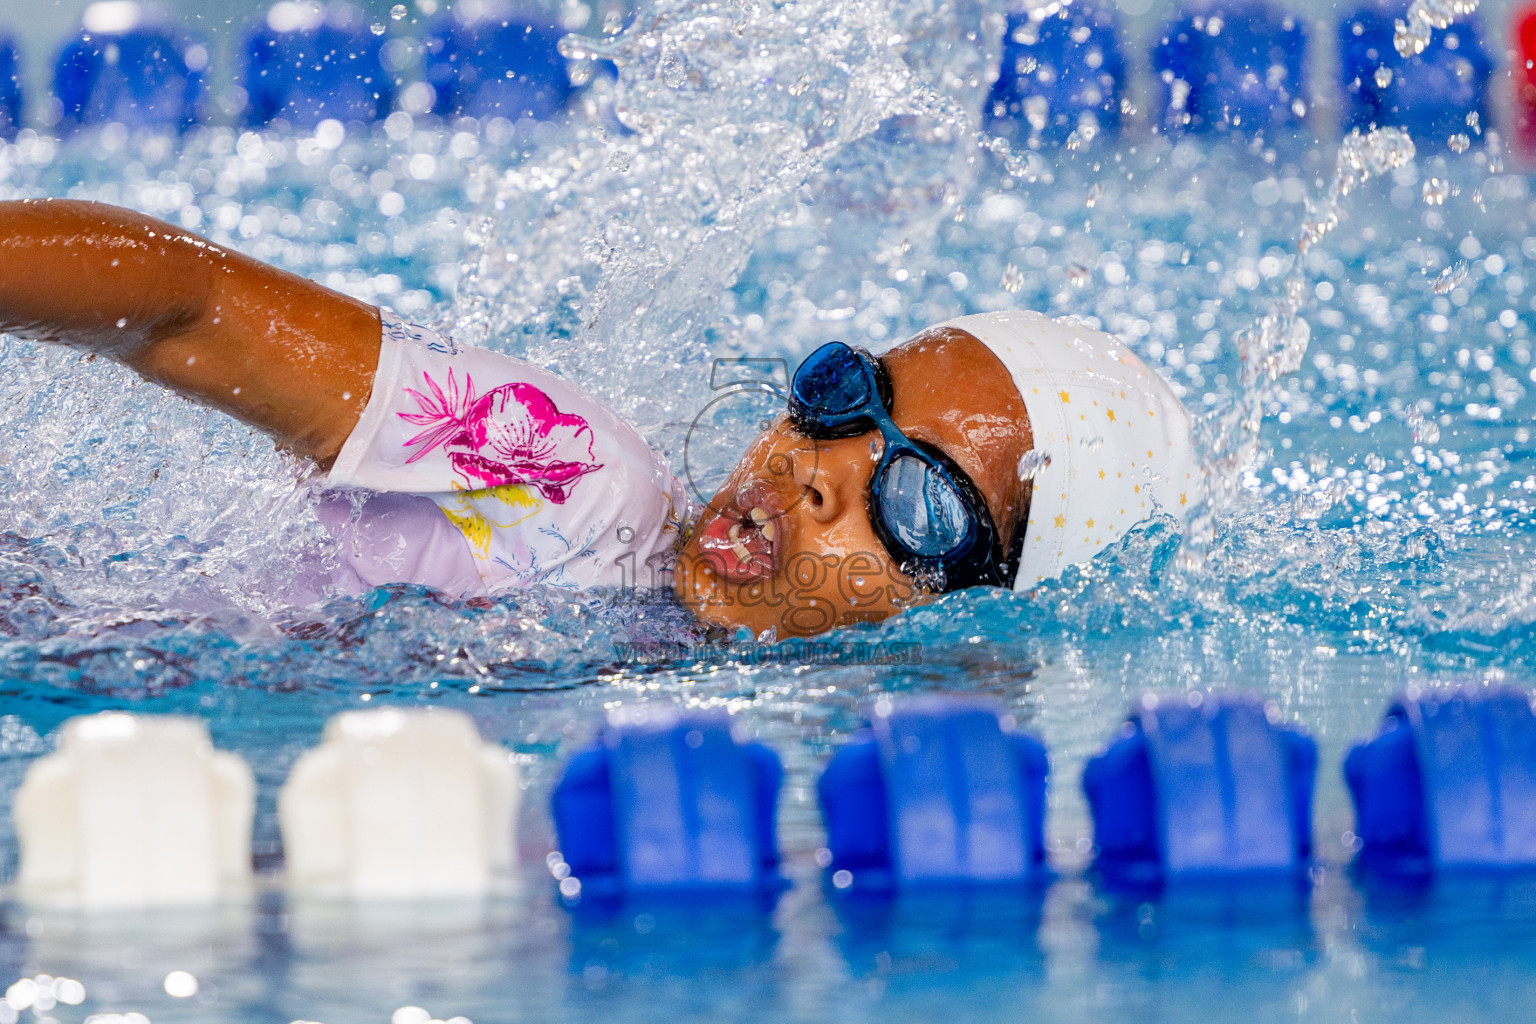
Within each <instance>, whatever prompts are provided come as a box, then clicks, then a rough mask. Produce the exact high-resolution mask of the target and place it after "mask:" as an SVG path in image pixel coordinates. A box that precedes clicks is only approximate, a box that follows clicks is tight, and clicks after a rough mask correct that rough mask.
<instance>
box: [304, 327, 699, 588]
mask: <svg viewBox="0 0 1536 1024" xmlns="http://www.w3.org/2000/svg"><path fill="white" fill-rule="evenodd" d="M382 320H383V337H382V340H381V344H380V349H379V367H378V370H377V372H376V373H375V375H374V382H373V393H372V394H371V395H370V397H369V399H368V405H367V407H366V408H365V409H364V410H363V414H362V416H361V418H360V419H359V420H358V424H357V426H356V427H355V428H354V429H353V431H352V434H351V436H350V437H348V438H347V442H346V444H345V445H344V446H343V447H342V450H341V453H340V454H339V455H338V456H337V458H336V462H335V465H334V466H333V467H332V469H331V472H330V475H329V477H328V479H327V484H328V485H329V486H330V487H334V488H357V489H365V490H369V491H377V492H388V493H395V494H410V495H422V496H424V497H426V498H428V499H430V500H431V501H432V502H433V503H434V504H435V505H436V506H437V508H438V510H439V512H440V513H441V515H442V517H443V519H444V520H445V521H446V524H447V525H448V526H449V527H450V528H451V529H452V531H453V532H455V533H456V534H457V535H458V536H459V537H461V538H462V540H463V543H464V544H465V545H466V546H467V548H468V551H469V555H470V557H471V558H472V560H473V562H474V565H475V567H476V569H477V571H478V573H479V576H480V579H481V582H482V583H483V585H484V588H485V590H486V591H489V592H492V593H494V592H496V591H498V590H501V589H505V588H507V587H514V586H527V585H531V584H535V583H545V584H551V585H556V586H568V587H602V586H608V587H629V586H637V585H638V586H666V585H668V583H669V578H668V577H669V574H670V569H671V557H672V552H673V549H674V547H675V545H676V541H677V533H678V524H679V520H680V517H681V516H682V515H683V513H684V512H685V510H686V506H685V499H684V495H683V490H682V487H681V485H680V484H679V483H678V482H677V481H676V480H675V479H673V477H672V475H671V474H670V473H669V472H668V471H667V468H666V466H665V464H664V463H663V461H662V459H661V457H660V456H659V455H658V454H657V453H656V452H655V451H654V450H653V449H652V448H651V447H650V446H649V445H647V444H646V443H645V441H644V440H642V439H641V438H640V436H639V435H638V434H636V433H635V432H634V430H633V429H632V428H630V427H629V425H628V424H626V423H624V421H623V420H621V419H620V418H619V417H618V416H617V415H616V414H615V413H614V412H613V411H612V410H611V409H609V408H608V407H607V406H605V405H603V404H602V403H601V402H599V401H597V400H596V399H594V398H592V397H591V396H590V395H588V394H586V393H585V392H583V391H581V390H580V389H579V388H577V387H575V386H574V385H572V384H571V383H570V382H568V381H566V380H564V379H562V378H560V377H559V376H557V375H555V374H553V373H551V372H549V371H548V370H544V369H541V368H540V367H537V366H534V365H532V364H531V363H527V362H525V361H523V360H521V359H515V358H513V357H511V356H505V355H500V354H498V353H495V352H489V351H486V350H484V349H473V348H468V347H465V346H460V345H457V344H455V343H454V342H453V340H452V339H450V338H447V337H445V336H443V335H441V334H439V333H437V332H435V331H432V330H429V329H427V328H424V327H418V326H415V325H411V324H407V323H405V322H403V321H402V320H400V319H399V318H398V317H396V316H394V315H393V314H390V313H388V312H385V313H383V316H382ZM373 561H374V562H377V559H374V560H373ZM417 561H419V559H417V560H414V561H413V560H412V559H405V560H403V561H402V560H400V559H396V560H394V563H391V564H402V565H405V564H415V562H417ZM417 575H420V574H419V573H418V574H417ZM397 582H428V581H425V580H420V581H418V580H414V579H413V580H402V581H397ZM460 589H467V588H460Z"/></svg>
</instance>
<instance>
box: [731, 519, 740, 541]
mask: <svg viewBox="0 0 1536 1024" xmlns="http://www.w3.org/2000/svg"><path fill="white" fill-rule="evenodd" d="M730 538H731V540H732V541H733V542H735V541H740V540H741V524H740V523H732V524H731V532H730Z"/></svg>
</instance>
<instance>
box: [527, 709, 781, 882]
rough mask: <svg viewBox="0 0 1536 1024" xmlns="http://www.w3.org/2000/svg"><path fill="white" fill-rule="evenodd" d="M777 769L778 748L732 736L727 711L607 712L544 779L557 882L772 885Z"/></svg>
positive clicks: (776, 874) (776, 860)
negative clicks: (562, 873) (562, 868)
mask: <svg viewBox="0 0 1536 1024" xmlns="http://www.w3.org/2000/svg"><path fill="white" fill-rule="evenodd" d="M642 716H643V717H642ZM782 778H783V769H782V767H781V766H780V763H779V758H778V755H777V754H775V753H774V752H773V751H772V750H770V749H769V748H768V747H765V746H763V745H761V744H758V743H739V742H737V740H736V739H735V737H734V736H733V735H732V733H731V723H730V718H729V717H728V716H727V715H724V714H715V715H709V714H689V715H683V716H680V717H679V716H677V715H676V714H674V713H672V712H670V711H661V712H658V711H656V710H654V709H649V710H637V711H636V712H634V713H632V714H631V715H630V716H629V717H627V718H626V717H616V718H614V719H612V720H611V721H610V723H609V725H608V727H607V728H606V729H604V730H603V733H602V737H601V739H600V740H599V741H598V742H597V743H596V744H594V745H593V746H592V747H590V748H588V749H586V750H584V751H582V752H580V753H578V754H577V755H576V756H575V757H574V758H572V759H571V762H570V764H569V765H567V766H566V769H565V774H564V775H563V776H562V777H561V779H560V782H559V784H558V785H557V786H556V787H555V793H554V798H553V811H554V819H555V830H556V832H557V833H558V835H559V841H560V854H561V857H562V859H563V861H564V864H565V865H566V868H567V869H568V871H569V875H568V877H567V878H566V879H562V884H561V892H562V893H563V894H564V895H566V896H567V897H575V896H578V895H579V896H580V897H581V898H582V899H589V898H594V897H595V898H599V899H603V898H614V897H619V896H623V895H627V894H636V893H651V894H654V893H679V894H681V893H687V892H690V891H699V890H703V891H712V892H716V893H720V892H732V891H734V892H736V893H754V892H756V893H762V892H775V891H777V890H778V889H780V888H782V887H783V886H784V884H785V883H784V881H783V880H782V879H781V878H780V876H779V871H778V865H779V855H778V842H777V836H776V829H775V823H774V810H775V803H776V801H777V798H778V792H779V785H780V782H781V781H782ZM570 879H574V880H575V884H574V885H571V884H569V883H570Z"/></svg>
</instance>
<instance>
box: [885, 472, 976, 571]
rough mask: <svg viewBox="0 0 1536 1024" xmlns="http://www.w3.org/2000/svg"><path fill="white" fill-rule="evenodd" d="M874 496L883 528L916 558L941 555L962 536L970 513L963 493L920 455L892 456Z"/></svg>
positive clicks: (938, 556)
mask: <svg viewBox="0 0 1536 1024" xmlns="http://www.w3.org/2000/svg"><path fill="white" fill-rule="evenodd" d="M876 500H877V501H878V503H879V509H878V514H879V516H880V518H881V520H882V521H883V522H884V524H885V527H886V529H887V530H889V531H890V532H891V533H892V534H893V535H894V536H895V538H896V540H897V541H899V542H900V543H901V545H902V546H903V547H905V548H906V549H907V550H908V551H910V552H912V554H914V555H916V556H918V557H920V558H942V557H943V556H945V555H947V554H949V553H950V552H952V551H954V550H955V549H956V548H958V547H959V546H960V545H961V543H963V542H964V540H965V538H966V534H967V529H968V524H969V520H970V516H969V514H968V512H967V510H966V502H965V498H964V496H963V495H962V494H960V492H959V491H957V490H956V489H955V488H954V487H953V486H951V485H950V484H949V482H948V481H946V480H945V479H944V477H943V476H942V475H940V474H939V473H936V472H934V471H933V467H932V466H931V465H930V464H929V463H926V462H924V461H922V460H921V459H918V458H914V457H913V456H911V455H898V456H897V457H896V458H894V459H892V460H891V462H890V464H889V465H888V466H887V467H886V469H885V473H884V475H883V477H882V480H881V485H880V487H879V489H878V497H877V499H876Z"/></svg>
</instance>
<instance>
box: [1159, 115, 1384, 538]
mask: <svg viewBox="0 0 1536 1024" xmlns="http://www.w3.org/2000/svg"><path fill="white" fill-rule="evenodd" d="M1413 157H1414V145H1413V140H1412V139H1410V138H1409V137H1408V133H1407V132H1404V131H1402V130H1400V129H1397V128H1378V129H1375V130H1374V131H1372V132H1370V133H1369V134H1361V132H1360V131H1359V129H1355V130H1354V131H1352V132H1350V134H1349V135H1347V136H1346V137H1345V138H1344V141H1343V142H1342V143H1340V145H1339V152H1338V156H1337V157H1336V159H1335V161H1334V173H1333V180H1332V182H1331V183H1330V184H1329V187H1328V191H1327V192H1326V193H1325V194H1324V196H1323V198H1322V200H1321V201H1320V202H1316V203H1312V204H1309V207H1308V212H1307V217H1306V219H1305V220H1304V221H1303V222H1302V225H1301V231H1300V237H1299V239H1298V242H1297V249H1298V251H1299V252H1300V254H1301V255H1302V256H1305V255H1306V254H1307V253H1308V252H1310V251H1311V250H1312V248H1313V247H1314V246H1315V245H1317V243H1318V242H1320V241H1322V240H1323V238H1325V237H1326V236H1327V235H1328V234H1329V233H1330V232H1332V231H1333V230H1334V229H1335V228H1336V227H1338V225H1339V218H1340V216H1341V215H1342V212H1343V201H1344V198H1345V197H1346V196H1348V195H1349V194H1350V193H1351V192H1353V191H1354V190H1355V189H1356V188H1358V187H1360V186H1361V185H1362V184H1364V183H1365V182H1367V181H1369V180H1370V179H1372V178H1375V177H1379V176H1380V175H1383V174H1386V173H1388V172H1389V171H1391V170H1393V169H1395V168H1398V167H1401V166H1403V165H1404V164H1406V163H1408V162H1409V161H1410V160H1412V159H1413ZM1307 285H1308V276H1307V270H1306V265H1305V260H1302V259H1298V260H1296V261H1295V262H1294V264H1293V265H1292V267H1291V270H1290V273H1288V274H1287V275H1286V276H1285V279H1284V281H1283V282H1282V284H1281V294H1280V297H1279V298H1278V299H1277V300H1276V301H1275V303H1274V305H1273V307H1272V308H1271V309H1270V311H1269V312H1268V313H1266V314H1265V315H1264V316H1263V317H1262V318H1260V320H1259V322H1258V323H1257V324H1255V325H1254V326H1253V327H1251V328H1249V329H1247V330H1245V331H1242V332H1241V333H1239V334H1238V336H1237V338H1236V343H1237V349H1238V353H1239V357H1240V359H1241V366H1242V368H1241V373H1240V388H1239V391H1238V395H1237V398H1236V400H1235V401H1234V402H1233V404H1232V406H1231V407H1230V408H1229V409H1228V410H1227V411H1226V412H1225V413H1223V414H1221V415H1219V416H1217V417H1214V418H1212V419H1210V420H1208V421H1207V422H1206V423H1204V424H1202V425H1201V426H1202V427H1204V428H1205V429H1206V430H1208V431H1210V432H1211V436H1210V438H1209V440H1208V441H1207V443H1206V445H1205V460H1204V465H1203V473H1204V476H1205V485H1206V499H1205V501H1204V502H1203V503H1202V507H1201V508H1199V509H1198V510H1197V511H1196V513H1195V515H1194V516H1193V517H1191V522H1190V528H1189V541H1190V543H1189V545H1188V546H1187V548H1186V550H1185V552H1184V553H1183V556H1182V557H1183V559H1184V563H1185V564H1186V565H1187V566H1190V567H1193V566H1197V565H1199V564H1200V562H1201V560H1202V558H1203V554H1202V553H1203V552H1204V551H1205V549H1206V548H1207V547H1208V546H1209V544H1210V542H1211V540H1212V538H1213V537H1214V536H1215V516H1216V514H1217V513H1219V512H1220V511H1221V510H1223V509H1225V508H1227V507H1228V506H1229V505H1230V504H1231V503H1232V502H1233V500H1234V499H1235V498H1236V496H1237V495H1238V493H1239V491H1240V489H1241V486H1242V479H1243V474H1244V472H1245V471H1246V470H1247V469H1249V467H1250V466H1252V464H1253V461H1254V458H1255V457H1256V455H1257V454H1258V450H1259V428H1260V426H1261V424H1262V422H1263V415H1264V401H1265V399H1266V398H1267V397H1268V396H1269V394H1270V392H1271V390H1272V389H1273V388H1274V386H1275V384H1276V383H1277V382H1278V381H1280V380H1281V379H1282V378H1283V377H1285V376H1287V375H1289V374H1292V373H1295V372H1296V371H1297V370H1298V369H1299V368H1300V367H1301V360H1302V356H1303V355H1305V354H1306V350H1307V344H1308V342H1309V341H1310V340H1311V337H1312V328H1311V325H1310V324H1309V323H1308V322H1307V320H1306V319H1305V317H1303V316H1302V313H1303V310H1304V309H1305V308H1306V304H1307V301H1308V296H1309V289H1308V287H1307Z"/></svg>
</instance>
